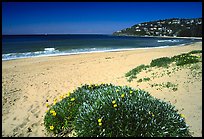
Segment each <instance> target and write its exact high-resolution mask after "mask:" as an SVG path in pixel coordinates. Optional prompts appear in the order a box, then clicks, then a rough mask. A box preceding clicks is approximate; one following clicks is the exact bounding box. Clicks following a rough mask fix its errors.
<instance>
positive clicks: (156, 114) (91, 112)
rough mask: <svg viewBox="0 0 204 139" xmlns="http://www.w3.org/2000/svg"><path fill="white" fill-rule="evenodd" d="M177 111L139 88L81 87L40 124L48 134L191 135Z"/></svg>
mask: <svg viewBox="0 0 204 139" xmlns="http://www.w3.org/2000/svg"><path fill="white" fill-rule="evenodd" d="M73 98H74V99H73ZM52 109H54V110H55V112H56V115H55V114H54V115H55V116H53V114H50V111H51V110H52ZM177 112H178V110H176V109H175V107H174V106H172V105H171V104H170V103H166V102H164V101H161V100H159V99H156V98H154V97H152V96H151V95H150V94H149V93H148V92H145V91H143V90H140V89H137V90H136V89H133V88H130V87H128V86H114V85H112V84H101V85H83V86H82V87H78V88H77V89H76V90H75V91H74V92H73V93H71V95H70V96H69V97H66V98H64V99H63V100H62V101H60V102H58V103H57V104H56V105H54V106H52V107H51V108H50V110H49V112H48V113H46V115H45V119H44V123H45V127H46V129H47V130H48V131H52V132H54V133H59V132H62V131H63V130H69V131H70V130H71V129H74V130H75V132H76V134H77V136H79V137H99V136H102V137H130V136H132V137H133V136H134V137H138V136H142V137H166V136H172V137H173V136H175V137H176V136H178V137H180V136H191V135H190V133H189V129H188V126H187V125H186V123H185V118H184V117H183V115H180V114H178V113H177ZM52 113H53V112H52ZM50 126H53V127H51V128H50Z"/></svg>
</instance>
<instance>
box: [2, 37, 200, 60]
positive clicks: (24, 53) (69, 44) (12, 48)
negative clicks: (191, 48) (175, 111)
mask: <svg viewBox="0 0 204 139" xmlns="http://www.w3.org/2000/svg"><path fill="white" fill-rule="evenodd" d="M197 41H200V40H195V39H186V38H185V39H182V38H161V37H133V36H113V35H103V34H91V35H90V34H89V35H88V34H86V35H85V34H84V35H82V34H70V35H64V34H63V35H3V36H2V60H12V59H19V58H29V57H40V56H57V55H72V54H82V53H93V52H107V51H110V52H111V51H122V50H133V49H138V48H154V47H171V46H174V45H185V44H190V43H193V42H197Z"/></svg>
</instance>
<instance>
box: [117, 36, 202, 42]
mask: <svg viewBox="0 0 204 139" xmlns="http://www.w3.org/2000/svg"><path fill="white" fill-rule="evenodd" d="M114 36H130V37H147V38H148V37H149V38H154V37H155V38H175V39H196V40H201V41H202V37H173V36H135V35H114Z"/></svg>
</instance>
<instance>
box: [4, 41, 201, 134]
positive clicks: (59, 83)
mask: <svg viewBox="0 0 204 139" xmlns="http://www.w3.org/2000/svg"><path fill="white" fill-rule="evenodd" d="M201 49H202V42H198V43H194V44H191V45H186V46H176V47H171V48H170V47H168V48H155V49H138V50H131V51H120V52H104V53H91V54H80V55H70V56H55V57H37V58H27V59H18V60H11V61H2V108H3V109H2V136H5V137H7V136H20V137H40V136H42V137H46V136H50V135H49V134H47V133H46V131H45V129H44V124H43V119H44V116H45V111H46V110H47V107H46V105H45V104H46V99H49V103H51V102H52V101H53V99H54V98H58V100H59V96H60V95H62V94H65V93H67V92H68V91H72V90H74V89H76V88H77V87H78V86H80V85H81V84H92V83H96V84H97V83H98V84H100V83H112V84H114V85H122V86H124V85H128V86H131V87H133V88H138V87H139V88H141V89H144V90H146V91H148V92H149V93H150V94H151V95H153V96H155V97H157V98H159V99H162V100H165V101H169V102H170V103H172V104H173V105H175V107H176V108H177V109H178V110H179V112H180V113H183V114H184V115H185V116H186V123H187V124H188V125H189V126H190V130H191V132H192V133H193V136H196V137H201V136H202V76H198V77H196V78H195V77H193V76H192V75H191V74H190V69H183V70H178V71H177V72H175V73H172V74H171V76H170V77H169V76H163V77H155V78H154V79H153V78H151V80H150V81H148V82H141V83H138V82H137V80H133V81H132V82H128V81H127V79H126V78H125V76H124V75H125V73H126V72H128V71H129V70H131V69H133V68H135V67H137V66H139V65H140V64H150V62H151V60H152V59H155V58H159V57H164V56H167V57H170V56H174V55H178V54H181V53H185V52H190V51H192V50H201ZM200 66H201V67H202V65H201V62H200ZM168 70H169V71H172V69H171V68H169V69H168ZM151 72H158V75H160V74H161V72H162V69H152V71H151ZM148 74H149V73H148V72H147V73H146V72H142V73H141V74H140V75H139V76H140V77H146V76H147V75H148ZM201 75H202V73H201ZM167 81H170V82H172V83H174V84H178V90H177V91H172V90H171V89H169V88H163V89H162V90H159V89H157V88H155V87H151V84H153V83H162V82H167Z"/></svg>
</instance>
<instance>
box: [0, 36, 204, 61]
mask: <svg viewBox="0 0 204 139" xmlns="http://www.w3.org/2000/svg"><path fill="white" fill-rule="evenodd" d="M148 37H149V36H148ZM199 42H200V41H199ZM201 42H202V39H201ZM194 43H197V42H191V43H185V44H178V45H171V46H169V45H166V46H157V47H141V48H123V49H122V48H121V49H120V48H118V49H110V50H98V51H86V52H75V53H59V54H48V55H39V56H31V57H19V58H13V59H2V61H10V60H18V59H29V58H38V57H57V56H70V55H81V54H90V53H106V52H122V51H135V50H142V49H158V48H168V47H169V48H171V47H180V46H186V45H191V44H194Z"/></svg>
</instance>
